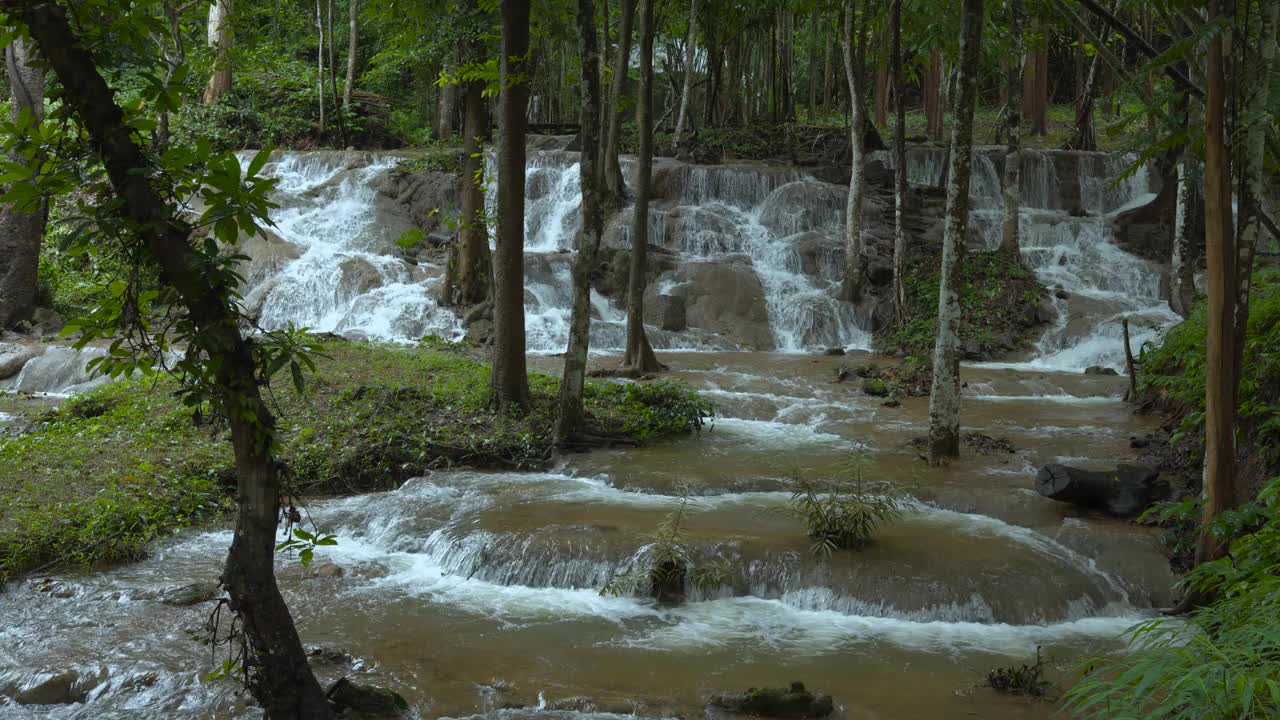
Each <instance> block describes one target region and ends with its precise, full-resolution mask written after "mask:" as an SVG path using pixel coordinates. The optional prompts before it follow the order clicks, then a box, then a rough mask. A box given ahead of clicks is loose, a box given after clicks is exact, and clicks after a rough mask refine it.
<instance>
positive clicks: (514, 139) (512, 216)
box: [491, 0, 530, 411]
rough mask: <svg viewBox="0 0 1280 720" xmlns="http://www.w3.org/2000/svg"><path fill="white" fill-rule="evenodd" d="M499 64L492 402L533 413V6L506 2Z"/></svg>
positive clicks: (511, 0) (497, 406) (521, 0)
mask: <svg viewBox="0 0 1280 720" xmlns="http://www.w3.org/2000/svg"><path fill="white" fill-rule="evenodd" d="M500 52H501V57H500V58H499V62H498V71H499V81H500V83H501V86H500V87H502V91H501V92H499V93H498V117H499V119H500V123H501V125H500V127H499V136H498V235H497V238H496V243H495V249H494V253H493V282H494V288H493V326H494V328H493V381H492V385H493V388H492V389H493V396H492V401H491V402H492V405H493V407H494V408H495V409H498V410H503V409H506V408H508V407H514V408H517V409H519V410H521V411H524V410H528V409H529V372H528V370H527V368H526V365H525V337H524V165H525V132H526V129H527V124H528V120H527V118H526V115H525V112H526V108H527V107H528V104H529V70H530V68H529V62H528V60H527V59H526V58H527V57H528V55H529V3H528V2H525V1H524V0H502V43H501V50H500Z"/></svg>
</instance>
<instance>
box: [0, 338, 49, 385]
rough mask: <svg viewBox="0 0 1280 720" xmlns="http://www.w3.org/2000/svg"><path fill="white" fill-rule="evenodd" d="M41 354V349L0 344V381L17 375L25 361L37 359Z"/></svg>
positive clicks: (42, 349) (42, 350)
mask: <svg viewBox="0 0 1280 720" xmlns="http://www.w3.org/2000/svg"><path fill="white" fill-rule="evenodd" d="M43 352H44V348H42V347H37V346H31V345H15V344H13V343H0V380H4V379H6V378H11V377H13V376H14V375H17V374H18V373H19V372H21V371H22V366H23V365H26V364H27V361H29V360H31V359H32V358H35V357H38V356H39V355H40V354H41V353H43Z"/></svg>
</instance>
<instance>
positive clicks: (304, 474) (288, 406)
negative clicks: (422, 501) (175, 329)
mask: <svg viewBox="0 0 1280 720" xmlns="http://www.w3.org/2000/svg"><path fill="white" fill-rule="evenodd" d="M321 347H322V350H321V352H322V356H321V357H318V358H317V368H316V373H315V375H314V376H313V377H311V378H309V382H308V384H307V388H308V389H307V392H306V394H305V395H299V394H298V393H297V392H296V391H295V390H294V389H293V387H292V386H291V384H290V383H289V382H287V381H285V380H284V379H282V381H281V382H277V383H274V384H273V386H272V392H271V394H270V400H271V402H272V403H273V406H274V409H275V410H276V412H277V415H278V416H279V420H280V430H281V433H280V440H281V444H282V446H283V459H284V461H285V462H286V463H288V465H289V467H290V469H291V471H292V477H291V483H292V488H291V489H292V491H293V492H294V493H295V494H297V495H301V496H316V495H332V494H345V493H358V492H366V491H372V490H388V489H392V488H394V487H396V486H398V485H399V483H400V482H402V481H403V480H405V479H407V478H409V477H412V476H415V475H420V474H422V473H424V472H426V471H427V470H429V469H434V468H441V467H473V468H500V469H520V470H529V469H536V468H540V467H543V466H544V465H545V464H546V463H547V461H548V459H549V458H550V455H551V449H552V448H551V442H550V439H549V436H548V435H549V430H550V428H551V427H552V425H553V423H554V418H555V412H556V399H557V393H558V392H559V381H558V379H556V378H553V377H551V376H548V375H544V374H540V373H531V374H530V391H531V395H532V401H533V408H532V410H531V411H530V412H529V413H528V414H527V415H525V416H522V417H517V416H513V415H494V414H492V413H490V412H489V411H488V409H487V407H486V401H487V398H486V389H487V387H488V382H489V367H488V365H487V364H486V363H485V362H483V361H482V360H481V359H480V357H479V355H478V353H477V351H476V350H475V349H474V348H471V347H468V346H464V345H454V344H448V343H442V342H433V343H423V344H421V345H419V346H417V347H406V346H398V345H390V344H375V343H356V342H347V341H343V340H338V339H328V340H325V341H324V342H323V343H322V346H321ZM177 387H178V386H177V383H176V382H175V381H174V380H172V379H170V378H168V377H157V378H138V379H134V380H129V381H125V382H119V383H115V384H111V385H108V386H105V387H103V388H100V389H98V390H95V391H93V392H91V393H88V394H86V395H83V396H78V397H75V398H72V399H69V400H66V401H65V402H63V403H62V404H61V405H60V406H59V407H57V409H55V410H51V411H43V410H39V411H37V410H34V409H33V408H34V407H38V406H34V405H33V403H30V402H28V401H24V400H22V399H20V398H17V397H14V396H8V398H7V402H8V403H9V406H11V407H14V408H15V409H16V408H17V406H19V405H20V404H25V409H27V410H28V411H29V412H32V414H33V415H36V417H33V418H32V420H31V424H30V425H29V427H28V430H27V432H24V433H22V434H20V435H16V436H11V437H5V438H3V439H0V498H3V499H0V581H3V580H6V579H8V578H11V577H14V576H16V575H19V574H22V573H24V572H28V571H31V570H34V569H37V568H41V567H46V566H49V565H52V564H85V565H93V564H99V563H110V562H115V561H120V560H129V559H134V558H137V557H139V556H141V555H142V554H144V553H145V546H146V544H147V543H148V542H150V541H151V540H154V539H156V538H158V537H161V536H164V535H167V534H170V533H172V532H174V531H176V530H179V529H181V528H184V527H188V526H190V525H193V524H197V523H203V522H207V521H209V520H212V519H215V518H218V517H219V516H221V515H223V514H225V513H227V512H228V511H229V510H230V509H231V508H232V495H233V493H234V488H235V474H234V468H233V461H232V455H231V448H230V444H229V443H228V441H227V437H226V429H225V427H223V426H222V425H221V424H219V423H216V422H207V421H203V422H202V421H201V418H199V416H198V415H196V414H194V413H193V412H192V410H191V409H190V408H187V407H184V406H183V405H182V404H181V402H180V401H179V400H178V399H177V398H176V397H175V396H174V392H175V391H176V390H177ZM586 410H587V413H588V416H589V418H590V421H591V423H592V424H593V426H594V427H595V428H596V429H597V430H598V431H599V432H601V433H602V434H611V435H617V436H620V437H623V438H626V439H628V440H631V441H635V442H644V441H647V440H651V439H654V438H657V437H662V436H666V435H672V434H685V433H691V432H695V431H697V430H698V429H699V428H700V427H701V422H702V418H703V417H704V416H706V415H709V414H710V412H711V410H712V407H711V404H710V402H709V401H708V400H706V399H704V398H702V397H701V396H699V395H698V394H697V393H695V392H694V391H693V390H691V389H689V388H688V387H687V386H685V385H683V384H680V383H672V382H657V383H645V384H635V383H608V382H602V383H588V386H587V392H586Z"/></svg>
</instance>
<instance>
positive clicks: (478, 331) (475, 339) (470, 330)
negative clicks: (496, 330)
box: [464, 318, 493, 345]
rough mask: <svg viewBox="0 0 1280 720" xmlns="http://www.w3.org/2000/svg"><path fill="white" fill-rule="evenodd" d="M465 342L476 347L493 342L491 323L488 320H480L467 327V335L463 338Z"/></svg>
mask: <svg viewBox="0 0 1280 720" xmlns="http://www.w3.org/2000/svg"><path fill="white" fill-rule="evenodd" d="M464 339H465V340H466V341H467V342H470V343H475V344H476V345H488V344H490V343H491V342H493V321H492V320H490V319H488V318H481V319H480V320H476V321H475V322H473V323H471V324H470V325H468V326H467V334H466V336H465V338H464Z"/></svg>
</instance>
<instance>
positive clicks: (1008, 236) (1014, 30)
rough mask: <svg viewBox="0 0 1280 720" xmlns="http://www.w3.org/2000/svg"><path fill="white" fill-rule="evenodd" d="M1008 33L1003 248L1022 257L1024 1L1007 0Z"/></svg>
mask: <svg viewBox="0 0 1280 720" xmlns="http://www.w3.org/2000/svg"><path fill="white" fill-rule="evenodd" d="M1008 6H1009V34H1010V36H1012V38H1013V57H1014V58H1016V59H1015V60H1014V61H1013V62H1011V63H1009V68H1008V72H1009V74H1008V75H1007V76H1006V77H1005V94H1006V95H1007V96H1008V97H1007V98H1006V101H1005V117H1004V120H1005V133H1006V135H1007V140H1008V142H1009V146H1008V148H1007V149H1006V151H1005V156H1004V218H1003V222H1002V232H1001V235H1000V248H1001V249H1002V250H1004V251H1005V252H1009V253H1013V255H1014V257H1016V258H1018V259H1019V260H1021V259H1022V245H1021V242H1019V238H1018V230H1019V227H1018V225H1019V218H1018V216H1019V214H1020V212H1019V211H1020V210H1021V207H1022V57H1023V53H1022V0H1008Z"/></svg>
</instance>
